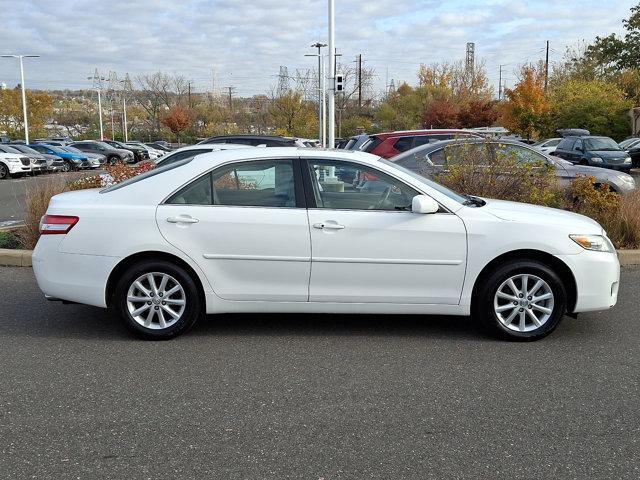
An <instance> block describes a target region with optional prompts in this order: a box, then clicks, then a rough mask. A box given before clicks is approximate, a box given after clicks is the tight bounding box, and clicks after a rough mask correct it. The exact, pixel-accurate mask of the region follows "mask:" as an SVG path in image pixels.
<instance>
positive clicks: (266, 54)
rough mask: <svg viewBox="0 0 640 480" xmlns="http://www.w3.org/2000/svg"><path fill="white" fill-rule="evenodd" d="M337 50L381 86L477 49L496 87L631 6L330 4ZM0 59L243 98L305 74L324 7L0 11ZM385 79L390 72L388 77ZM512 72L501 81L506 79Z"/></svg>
mask: <svg viewBox="0 0 640 480" xmlns="http://www.w3.org/2000/svg"><path fill="white" fill-rule="evenodd" d="M336 3H337V5H336V18H337V22H336V40H337V46H338V49H339V51H340V52H341V53H342V54H343V57H342V58H341V61H343V62H351V61H353V60H354V59H355V56H356V55H357V54H359V53H362V54H363V58H364V60H365V62H366V63H367V64H368V65H369V66H370V67H373V68H375V69H376V70H377V74H378V75H377V85H376V87H377V88H379V89H382V88H383V86H384V82H385V79H386V78H394V79H396V81H397V80H407V81H410V82H414V81H415V72H416V70H417V67H418V65H419V64H420V63H431V62H436V61H443V60H449V61H455V60H459V59H462V58H464V54H465V45H466V42H469V41H473V42H475V44H476V55H477V57H479V58H484V59H485V60H486V63H487V68H488V69H489V71H490V74H491V75H492V78H493V77H494V76H495V77H497V74H498V65H499V64H508V65H509V69H511V71H512V70H513V69H515V68H516V67H517V66H518V65H519V64H522V63H524V62H527V61H535V60H537V59H538V58H541V57H542V49H543V48H544V45H545V41H546V40H550V41H551V45H552V48H553V52H552V58H558V57H559V55H560V53H559V52H563V51H564V49H565V47H566V46H567V45H574V44H576V43H577V42H579V41H581V40H583V39H585V40H587V41H590V40H592V39H593V38H594V37H595V36H596V35H607V34H609V33H611V32H620V31H621V28H622V26H621V20H622V19H623V18H626V17H627V16H628V14H629V8H630V7H631V6H632V5H633V4H634V2H633V1H614V2H596V1H591V0H587V1H577V0H576V1H572V2H557V1H549V0H531V1H528V2H524V1H506V0H487V1H485V2H478V1H471V0H452V1H447V2H436V1H433V0H395V1H390V0H378V1H375V2H373V1H371V0H338V1H337V2H336ZM0 8H1V9H2V11H4V12H11V15H5V17H4V19H3V20H4V21H3V28H2V29H0V45H1V47H0V48H1V49H2V51H3V53H36V54H40V55H41V56H42V57H41V58H39V59H34V60H29V61H28V62H27V63H26V65H25V68H26V72H27V82H26V83H27V86H28V87H33V88H51V89H53V88H57V89H61V88H78V87H83V86H84V87H86V86H89V82H88V81H87V80H86V77H87V76H88V75H90V74H91V73H92V72H93V69H94V68H96V67H97V68H99V69H100V71H101V72H103V73H105V74H106V73H107V72H108V71H111V70H112V71H116V72H118V73H119V74H120V75H124V73H126V72H128V73H129V74H130V75H132V76H135V75H137V74H142V73H150V72H153V71H157V70H163V71H166V72H175V73H181V74H183V75H185V76H186V77H187V78H189V79H192V80H193V82H194V85H195V87H196V91H197V90H201V91H202V90H205V89H210V88H211V85H212V82H213V81H214V79H213V78H212V73H213V72H214V71H215V77H216V78H215V83H216V85H217V86H218V87H226V86H228V85H234V86H235V87H236V88H237V90H238V93H239V94H241V95H250V94H254V93H262V92H267V91H268V90H269V88H270V87H271V86H272V85H273V84H275V82H276V78H275V76H276V75H277V74H278V69H279V66H280V65H286V66H288V67H289V69H290V71H291V70H294V69H295V68H302V69H304V68H313V66H314V65H315V60H314V59H312V58H309V57H305V56H304V55H305V54H308V53H314V51H313V49H311V48H310V47H309V46H310V45H311V44H312V43H314V42H316V41H318V40H320V41H324V42H325V43H326V26H327V22H326V16H327V3H326V2H325V1H320V0H309V1H300V0H298V1H293V0H258V1H254V2H238V1H236V0H217V1H212V0H196V1H190V2H188V1H182V2H176V1H174V0H128V1H121V0H116V1H111V2H102V1H88V0H58V1H56V2H51V1H48V0H22V1H21V2H15V1H14V0H0ZM387 69H388V71H389V74H388V77H387ZM509 69H508V70H507V71H508V74H507V77H509V76H511V78H513V74H511V73H510V70H509ZM18 75H19V72H18V68H17V64H16V63H15V62H14V63H12V61H10V60H7V59H2V61H1V62H0V82H6V83H7V84H9V85H12V84H15V83H17V82H18V81H19V77H18Z"/></svg>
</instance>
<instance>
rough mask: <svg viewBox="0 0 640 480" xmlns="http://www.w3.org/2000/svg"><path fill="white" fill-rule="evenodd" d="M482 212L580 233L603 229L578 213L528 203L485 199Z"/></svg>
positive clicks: (502, 218) (599, 231) (504, 218)
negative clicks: (555, 226) (556, 226)
mask: <svg viewBox="0 0 640 480" xmlns="http://www.w3.org/2000/svg"><path fill="white" fill-rule="evenodd" d="M484 200H485V201H486V202H487V203H486V205H485V206H484V207H481V208H482V210H485V211H486V212H487V213H490V214H491V215H493V216H494V217H497V218H500V219H501V220H507V221H509V222H522V223H535V224H537V225H544V224H548V225H562V226H566V227H571V228H572V229H573V230H575V231H577V232H580V233H595V234H598V235H600V234H602V227H601V226H600V224H599V223H598V222H596V221H595V220H593V219H591V218H589V217H586V216H584V215H580V214H578V213H573V212H567V211H566V210H560V209H557V208H549V207H541V206H539V205H530V204H528V203H518V202H508V201H506V200H493V199H484Z"/></svg>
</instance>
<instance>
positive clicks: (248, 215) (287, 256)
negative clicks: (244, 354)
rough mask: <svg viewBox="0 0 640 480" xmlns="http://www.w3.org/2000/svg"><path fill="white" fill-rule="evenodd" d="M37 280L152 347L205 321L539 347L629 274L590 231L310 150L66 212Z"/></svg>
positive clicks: (89, 194) (103, 197) (84, 196)
mask: <svg viewBox="0 0 640 480" xmlns="http://www.w3.org/2000/svg"><path fill="white" fill-rule="evenodd" d="M354 179H360V180H361V179H365V180H364V181H357V182H356V181H354ZM33 268H34V272H35V275H36V278H37V281H38V284H39V286H40V288H41V290H42V291H43V292H44V294H45V296H46V297H47V298H48V299H50V300H63V301H65V302H67V303H81V304H86V305H93V306H96V307H102V308H111V309H112V310H113V311H115V312H117V314H118V315H119V316H120V317H121V318H122V320H123V321H124V323H125V324H126V325H127V326H128V327H129V328H130V329H131V330H132V331H133V332H134V333H136V334H138V335H140V336H141V337H143V338H147V339H167V338H171V337H175V336H176V335H179V334H180V333H182V332H185V331H186V330H187V329H188V328H189V327H191V326H192V325H193V324H194V323H195V322H196V321H197V320H198V319H200V318H202V317H203V316H204V315H205V314H218V313H228V312H295V313H299V314H303V313H311V312H314V313H334V314H337V313H340V314H349V313H359V314H438V315H472V316H473V318H474V319H476V320H477V321H478V322H480V323H481V324H482V325H483V326H484V327H486V328H487V329H488V330H489V331H491V332H493V333H494V334H498V335H500V336H502V337H504V338H507V339H514V340H534V339H538V338H541V337H543V336H545V335H547V334H549V333H550V332H551V331H553V329H554V328H555V327H556V326H557V325H558V323H559V322H560V320H561V319H562V317H563V316H564V315H565V314H569V315H576V314H577V313H579V312H587V311H593V310H602V309H607V308H610V307H612V306H613V305H614V304H615V303H616V300H617V294H618V282H619V274H620V268H619V264H618V260H617V256H616V253H615V250H614V248H613V246H612V244H611V242H610V241H609V239H608V238H607V235H606V233H605V232H604V230H603V229H602V227H601V226H600V225H599V224H598V223H596V222H595V221H593V220H591V219H589V218H587V217H584V216H581V215H577V214H573V213H570V212H566V211H562V210H555V209H551V208H544V207H538V206H533V205H527V204H521V203H513V202H506V201H499V200H491V199H482V198H478V197H473V196H467V195H461V194H458V193H456V192H453V191H451V190H449V189H447V188H445V187H443V186H442V185H439V184H437V183H435V182H433V181H431V180H429V179H427V178H424V177H422V176H420V175H418V174H416V173H414V172H412V171H410V170H406V169H404V168H403V167H400V166H397V165H394V164H392V163H390V162H388V161H386V160H383V159H381V158H379V157H376V156H373V155H371V154H367V153H363V152H355V151H344V150H342V151H332V150H316V149H303V148H300V149H297V148H270V149H264V148H246V149H236V150H226V151H218V152H213V153H205V154H201V155H197V156H196V157H194V158H189V159H185V160H182V161H178V162H174V163H172V164H170V165H167V166H164V167H159V168H157V169H155V170H152V171H149V172H147V173H144V174H142V175H139V176H137V177H134V178H132V179H129V180H127V181H124V182H122V183H119V184H116V185H113V186H110V187H108V188H104V189H92V190H82V191H75V192H67V193H63V194H60V195H56V196H55V197H53V198H52V199H51V202H50V205H49V208H48V210H47V213H46V215H45V216H44V217H43V218H42V221H41V237H40V240H39V241H38V244H37V246H36V248H35V251H34V255H33Z"/></svg>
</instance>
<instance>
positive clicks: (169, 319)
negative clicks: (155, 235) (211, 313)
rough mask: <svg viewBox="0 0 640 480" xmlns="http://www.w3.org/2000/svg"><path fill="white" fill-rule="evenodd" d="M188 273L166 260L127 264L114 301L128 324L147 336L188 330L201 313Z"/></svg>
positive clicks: (161, 336) (162, 336)
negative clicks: (130, 265) (128, 265)
mask: <svg viewBox="0 0 640 480" xmlns="http://www.w3.org/2000/svg"><path fill="white" fill-rule="evenodd" d="M199 297H200V295H199V292H198V288H197V286H196V284H195V282H194V280H193V279H192V278H191V276H190V275H189V274H188V273H187V272H186V271H185V270H184V269H182V268H181V267H179V266H177V265H174V264H172V263H170V262H166V261H160V260H158V261H143V262H140V263H137V264H135V265H133V266H132V267H130V268H129V269H128V270H127V271H126V272H125V274H124V275H123V276H122V277H121V279H120V281H119V282H118V285H117V286H116V289H115V298H114V305H115V307H116V309H117V311H118V313H119V315H120V317H121V318H122V320H123V321H124V323H125V325H126V326H127V328H129V329H130V330H131V331H133V332H134V333H135V334H136V335H138V336H140V337H142V338H144V339H147V340H166V339H170V338H173V337H176V336H178V335H180V334H181V333H184V332H185V331H187V330H188V329H189V328H190V327H191V326H193V324H194V323H195V322H196V320H197V319H198V318H199V317H200V316H201V312H202V308H201V299H200V298H199Z"/></svg>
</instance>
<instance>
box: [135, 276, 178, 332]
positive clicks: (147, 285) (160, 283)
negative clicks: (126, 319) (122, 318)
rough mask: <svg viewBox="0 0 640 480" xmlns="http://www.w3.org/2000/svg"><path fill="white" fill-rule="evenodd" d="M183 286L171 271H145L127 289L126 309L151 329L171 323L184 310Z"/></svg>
mask: <svg viewBox="0 0 640 480" xmlns="http://www.w3.org/2000/svg"><path fill="white" fill-rule="evenodd" d="M186 300H187V296H186V294H185V291H184V288H183V287H182V285H180V283H179V282H178V281H177V280H176V279H175V278H174V277H172V276H171V275H168V274H166V273H162V272H151V273H145V274H144V275H141V276H140V277H138V278H137V279H136V280H135V281H134V282H133V283H132V284H131V286H130V287H129V290H128V292H127V309H128V311H129V315H131V318H132V319H133V320H134V321H135V322H136V323H138V324H139V325H141V326H143V327H145V328H149V329H152V330H162V329H165V328H169V327H171V326H172V325H173V324H175V323H176V322H177V321H178V320H180V318H181V317H182V315H183V314H184V311H185V308H186V305H187V301H186Z"/></svg>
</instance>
